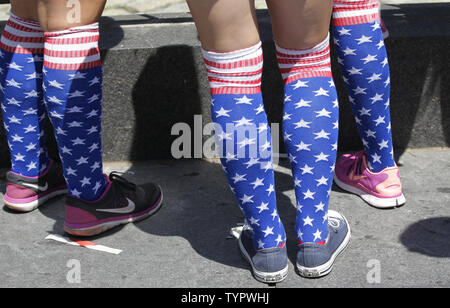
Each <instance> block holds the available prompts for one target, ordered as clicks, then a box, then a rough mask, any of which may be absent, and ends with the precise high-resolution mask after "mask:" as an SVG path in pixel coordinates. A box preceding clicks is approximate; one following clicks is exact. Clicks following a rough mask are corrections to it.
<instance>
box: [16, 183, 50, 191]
mask: <svg viewBox="0 0 450 308" xmlns="http://www.w3.org/2000/svg"><path fill="white" fill-rule="evenodd" d="M21 185H22V186H25V187H28V188H32V189H36V190H39V191H46V190H47V189H48V183H45V186H39V185H38V184H31V183H21Z"/></svg>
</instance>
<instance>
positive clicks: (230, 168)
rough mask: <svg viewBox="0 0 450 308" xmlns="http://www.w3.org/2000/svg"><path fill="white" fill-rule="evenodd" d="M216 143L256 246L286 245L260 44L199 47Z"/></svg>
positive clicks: (261, 247) (259, 247) (262, 247)
mask: <svg viewBox="0 0 450 308" xmlns="http://www.w3.org/2000/svg"><path fill="white" fill-rule="evenodd" d="M203 55H204V58H205V63H206V68H207V72H208V77H209V81H210V88H211V93H212V107H211V109H212V118H213V122H214V123H215V125H216V128H215V135H216V145H217V148H218V152H219V154H220V156H221V161H222V165H223V169H224V171H225V173H226V176H227V178H228V182H229V184H230V188H231V190H232V191H233V193H234V195H235V197H236V199H237V202H238V204H239V206H240V208H241V210H242V212H243V213H244V216H245V219H246V222H247V225H249V226H250V227H251V228H252V230H253V241H254V244H255V247H256V248H257V249H266V248H271V247H280V246H282V245H284V243H285V239H286V234H285V231H284V227H283V224H282V222H281V220H280V219H279V217H278V212H277V206H276V197H275V182H274V171H273V165H272V149H271V137H270V128H269V124H268V121H267V116H266V113H265V110H264V105H263V100H262V94H261V75H262V67H263V54H262V48H261V43H259V44H257V45H255V46H252V47H250V48H247V49H244V50H239V51H235V52H229V53H214V52H208V51H203Z"/></svg>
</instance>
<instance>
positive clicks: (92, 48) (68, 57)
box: [44, 23, 102, 71]
mask: <svg viewBox="0 0 450 308" xmlns="http://www.w3.org/2000/svg"><path fill="white" fill-rule="evenodd" d="M99 37H100V33H99V26H98V23H93V24H90V25H85V26H79V27H74V28H70V29H66V30H62V31H54V32H45V33H44V38H45V50H44V66H45V67H47V68H50V69H56V70H70V71H77V70H86V69H91V68H94V67H98V66H101V65H102V63H101V59H100V50H99V46H98V41H99Z"/></svg>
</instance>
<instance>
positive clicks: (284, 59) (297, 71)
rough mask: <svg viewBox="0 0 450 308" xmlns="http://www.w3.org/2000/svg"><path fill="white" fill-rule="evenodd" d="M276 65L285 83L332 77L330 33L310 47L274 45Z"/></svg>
mask: <svg viewBox="0 0 450 308" xmlns="http://www.w3.org/2000/svg"><path fill="white" fill-rule="evenodd" d="M276 49H277V51H276V53H277V60H278V66H279V67H280V71H281V74H282V76H283V80H284V82H285V84H288V83H291V82H293V81H297V80H299V79H303V78H311V77H332V72H331V60H330V35H328V36H327V38H326V39H325V40H324V41H322V42H321V43H320V44H318V45H316V46H314V47H313V48H311V49H306V50H295V49H285V48H282V47H280V46H278V45H277V46H276Z"/></svg>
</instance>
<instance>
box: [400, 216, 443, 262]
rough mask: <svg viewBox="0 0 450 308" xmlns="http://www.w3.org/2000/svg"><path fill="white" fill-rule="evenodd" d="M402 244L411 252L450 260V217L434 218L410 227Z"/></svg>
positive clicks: (401, 240)
mask: <svg viewBox="0 0 450 308" xmlns="http://www.w3.org/2000/svg"><path fill="white" fill-rule="evenodd" d="M400 242H401V243H402V244H403V245H404V246H405V247H406V248H408V250H409V251H411V252H417V253H420V254H424V255H427V256H431V257H437V258H450V217H434V218H428V219H424V220H420V221H418V222H416V223H414V224H412V225H410V226H409V227H408V228H407V229H406V230H405V231H404V232H403V233H402V234H401V235H400Z"/></svg>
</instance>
